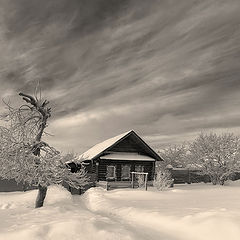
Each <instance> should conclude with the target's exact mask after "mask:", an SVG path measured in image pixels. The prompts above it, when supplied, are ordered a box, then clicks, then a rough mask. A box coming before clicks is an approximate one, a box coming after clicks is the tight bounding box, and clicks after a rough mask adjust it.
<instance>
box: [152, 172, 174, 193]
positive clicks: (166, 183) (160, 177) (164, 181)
mask: <svg viewBox="0 0 240 240" xmlns="http://www.w3.org/2000/svg"><path fill="white" fill-rule="evenodd" d="M172 184H173V179H172V178H171V174H170V172H169V171H166V170H159V171H158V172H157V175H156V177H155V179H154V181H153V186H154V187H155V188H156V189H157V190H158V191H163V190H165V189H167V188H169V187H171V185H172Z"/></svg>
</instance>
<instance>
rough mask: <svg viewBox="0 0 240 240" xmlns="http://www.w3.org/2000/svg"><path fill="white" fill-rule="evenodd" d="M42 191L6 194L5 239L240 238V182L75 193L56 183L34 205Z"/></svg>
mask: <svg viewBox="0 0 240 240" xmlns="http://www.w3.org/2000/svg"><path fill="white" fill-rule="evenodd" d="M36 194H37V192H36V190H33V191H29V192H25V193H20V192H14V193H0V220H1V221H0V239H1V240H10V239H11V240H16V239H24V240H28V239H33V240H40V239H41V240H44V239H57V240H63V239H66V240H71V239H72V240H77V239H81V240H90V239H91V240H94V239H97V240H102V239H104V240H108V239H109V240H110V239H111V240H115V239H118V240H132V239H136V240H143V239H144V240H151V239H152V240H155V239H156V240H226V239H229V240H239V239H240V184H239V182H234V183H229V184H228V186H212V185H209V184H191V185H178V186H177V185H176V186H175V187H174V188H173V189H170V190H168V191H164V192H157V191H155V190H154V189H151V188H150V189H149V191H147V192H145V191H143V190H135V189H134V190H132V189H119V190H112V191H106V190H104V189H102V188H92V189H90V190H88V191H87V192H86V193H85V194H84V195H82V196H71V195H70V193H69V192H67V191H66V190H65V189H64V188H61V187H57V186H52V187H50V188H49V190H48V195H47V199H46V202H45V206H44V207H43V208H40V209H34V208H33V205H34V200H35V196H36Z"/></svg>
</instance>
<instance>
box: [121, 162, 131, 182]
mask: <svg viewBox="0 0 240 240" xmlns="http://www.w3.org/2000/svg"><path fill="white" fill-rule="evenodd" d="M130 170H131V166H130V165H122V173H121V179H122V180H128V179H130Z"/></svg>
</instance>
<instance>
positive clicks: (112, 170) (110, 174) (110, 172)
mask: <svg viewBox="0 0 240 240" xmlns="http://www.w3.org/2000/svg"><path fill="white" fill-rule="evenodd" d="M115 177H116V167H115V166H107V176H106V178H107V179H115Z"/></svg>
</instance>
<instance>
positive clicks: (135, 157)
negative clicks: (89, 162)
mask: <svg viewBox="0 0 240 240" xmlns="http://www.w3.org/2000/svg"><path fill="white" fill-rule="evenodd" d="M100 159H111V160H132V161H151V162H152V161H155V159H154V158H151V157H149V156H146V155H141V154H138V153H126V152H123V153H119V152H116V153H110V154H108V155H105V156H101V157H100Z"/></svg>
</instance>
